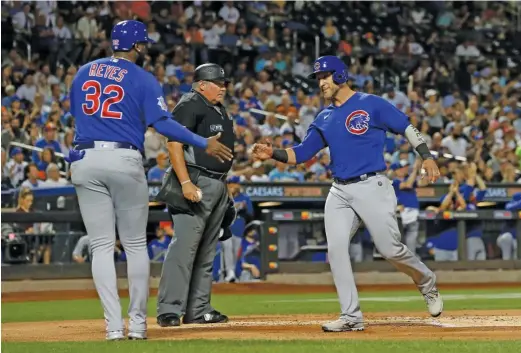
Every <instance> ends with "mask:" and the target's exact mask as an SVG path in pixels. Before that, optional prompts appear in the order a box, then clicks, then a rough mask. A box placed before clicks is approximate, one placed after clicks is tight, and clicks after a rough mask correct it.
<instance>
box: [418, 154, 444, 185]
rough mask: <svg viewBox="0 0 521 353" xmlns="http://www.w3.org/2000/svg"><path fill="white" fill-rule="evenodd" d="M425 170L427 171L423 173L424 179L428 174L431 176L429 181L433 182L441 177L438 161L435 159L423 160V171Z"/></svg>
mask: <svg viewBox="0 0 521 353" xmlns="http://www.w3.org/2000/svg"><path fill="white" fill-rule="evenodd" d="M423 170H424V171H425V173H422V179H423V177H424V176H425V174H427V177H428V178H429V181H430V182H431V183H435V182H436V180H438V178H439V177H440V170H439V169H438V166H437V165H436V162H435V161H434V160H433V159H426V160H424V161H423V164H422V171H423Z"/></svg>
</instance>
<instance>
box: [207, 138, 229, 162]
mask: <svg viewBox="0 0 521 353" xmlns="http://www.w3.org/2000/svg"><path fill="white" fill-rule="evenodd" d="M220 137H221V133H220V132H219V133H218V134H217V135H215V136H212V137H209V138H207V140H208V147H206V153H208V154H209V155H210V156H214V157H215V158H217V159H218V160H220V161H221V162H222V163H224V161H231V160H232V158H233V153H232V150H231V149H229V148H228V147H226V146H225V145H223V144H222V143H220V142H219V141H218V140H219V138H220Z"/></svg>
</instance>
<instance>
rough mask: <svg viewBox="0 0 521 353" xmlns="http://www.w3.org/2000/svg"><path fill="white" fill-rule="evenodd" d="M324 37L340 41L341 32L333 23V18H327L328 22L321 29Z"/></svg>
mask: <svg viewBox="0 0 521 353" xmlns="http://www.w3.org/2000/svg"><path fill="white" fill-rule="evenodd" d="M320 32H321V33H322V35H323V36H324V38H326V39H329V40H332V41H333V42H338V41H339V40H340V33H339V32H338V28H336V26H335V25H334V24H333V19H331V18H326V22H325V23H324V26H322V29H321V31H320Z"/></svg>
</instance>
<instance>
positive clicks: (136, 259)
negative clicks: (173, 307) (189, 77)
mask: <svg viewBox="0 0 521 353" xmlns="http://www.w3.org/2000/svg"><path fill="white" fill-rule="evenodd" d="M111 39H112V49H113V51H114V55H113V56H112V57H110V58H103V59H99V60H95V61H93V62H90V63H88V64H85V65H84V66H82V67H81V68H80V69H79V70H78V73H77V75H76V77H75V78H74V80H73V82H72V86H71V93H70V100H71V113H72V115H73V116H74V118H75V123H76V135H75V137H74V145H75V147H74V148H73V149H72V150H71V151H70V156H69V161H70V162H71V173H72V177H71V178H72V182H73V184H74V186H75V188H76V193H77V195H78V202H79V206H80V211H81V215H82V218H83V222H84V224H85V227H86V229H87V233H88V235H89V237H90V244H91V248H92V256H93V259H92V276H93V278H94V283H95V285H96V290H97V291H98V294H99V297H100V299H101V303H102V305H103V309H104V312H105V322H106V332H107V335H106V338H107V340H120V339H123V338H124V337H125V336H124V329H125V324H124V321H123V319H122V315H121V306H120V303H119V297H118V288H117V278H116V270H115V266H114V256H113V254H114V244H115V241H116V232H115V228H116V226H117V228H118V233H119V237H120V239H121V243H122V244H123V247H124V249H125V253H126V254H127V266H128V267H127V272H128V279H129V292H130V305H129V308H128V314H129V317H130V319H129V328H128V329H129V331H128V337H129V338H131V339H145V338H146V328H147V327H146V316H147V301H148V292H149V288H148V281H149V272H150V269H149V259H148V254H147V244H146V225H147V220H148V186H147V182H146V178H145V171H144V169H143V160H142V155H143V151H144V147H143V143H144V134H145V131H146V129H147V127H149V126H152V127H154V129H156V130H157V131H158V132H159V133H161V134H163V135H165V136H167V137H169V138H171V139H174V140H176V141H179V142H183V143H186V144H190V145H193V146H198V147H200V148H203V149H205V150H206V152H207V153H208V154H210V155H213V156H216V157H218V158H219V159H221V160H224V159H226V160H229V159H230V158H231V157H232V153H231V151H230V150H229V149H228V148H227V147H225V146H224V145H222V144H220V143H219V142H218V138H219V136H220V135H216V136H213V137H211V138H208V139H205V138H203V137H201V136H199V135H196V134H194V133H192V132H191V131H189V130H188V129H186V128H185V127H184V126H182V125H180V124H179V123H177V122H176V121H174V120H173V119H172V116H171V114H170V113H169V112H168V110H167V106H166V104H165V101H164V99H163V92H162V90H161V86H160V85H159V83H158V82H157V80H156V79H155V78H154V76H152V75H151V74H150V73H148V72H146V71H145V70H144V69H142V68H141V67H139V66H138V65H136V64H135V63H136V61H137V60H138V59H140V58H142V57H143V56H144V55H145V53H146V46H147V43H150V42H152V41H151V40H150V39H149V38H148V34H147V30H146V26H145V24H143V23H141V22H138V21H123V22H119V23H118V24H116V25H115V26H114V28H113V30H112V38H111Z"/></svg>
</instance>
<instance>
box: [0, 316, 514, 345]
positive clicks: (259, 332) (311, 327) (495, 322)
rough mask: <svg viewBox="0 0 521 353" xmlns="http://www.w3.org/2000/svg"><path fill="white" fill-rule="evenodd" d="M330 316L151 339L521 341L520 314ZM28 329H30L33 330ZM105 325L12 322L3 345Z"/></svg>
mask: <svg viewBox="0 0 521 353" xmlns="http://www.w3.org/2000/svg"><path fill="white" fill-rule="evenodd" d="M332 319H335V318H334V317H332V316H330V315H285V316H240V317H232V318H231V320H230V322H229V323H226V324H213V325H204V326H202V325H183V326H181V327H174V328H160V327H159V326H158V325H157V324H156V323H155V319H154V318H150V319H149V330H148V334H149V339H151V340H194V339H216V340H221V339H232V340H239V339H241V340H244V339H271V340H295V339H298V340H325V339H359V340H380V339H396V340H440V339H451V340H512V339H519V337H521V310H509V311H508V313H507V312H506V311H453V312H450V313H447V314H444V315H443V317H442V318H439V319H432V318H430V317H429V316H428V315H427V314H425V315H419V314H411V313H404V312H398V313H371V314H368V315H366V317H365V320H366V329H365V331H363V332H343V333H324V332H322V330H321V328H320V324H321V323H323V322H324V321H327V320H332ZM28 327H30V329H29V330H28ZM103 339H104V321H103V320H77V321H54V322H34V323H8V324H3V325H2V342H35V341H36V342H58V341H59V342H62V341H100V340H103Z"/></svg>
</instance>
